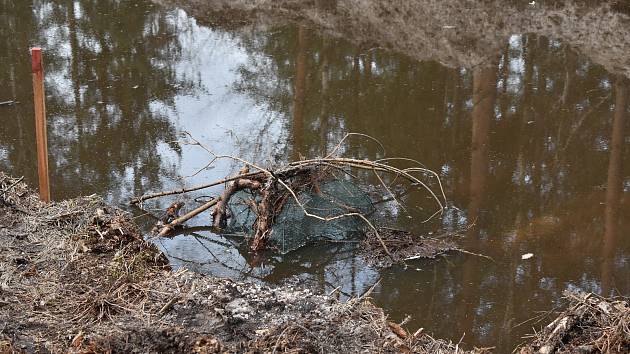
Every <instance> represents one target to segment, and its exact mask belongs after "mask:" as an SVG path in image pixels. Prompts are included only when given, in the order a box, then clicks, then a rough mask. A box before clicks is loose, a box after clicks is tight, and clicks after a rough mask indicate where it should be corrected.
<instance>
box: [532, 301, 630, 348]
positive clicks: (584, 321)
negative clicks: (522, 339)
mask: <svg viewBox="0 0 630 354" xmlns="http://www.w3.org/2000/svg"><path fill="white" fill-rule="evenodd" d="M564 295H565V297H566V298H567V299H568V301H569V304H568V308H567V309H566V310H565V311H564V312H562V313H561V314H560V315H559V316H558V317H557V318H556V319H555V320H554V321H553V322H551V323H550V324H548V325H547V326H546V327H545V328H543V330H542V331H541V332H540V333H537V334H536V335H535V336H534V341H533V342H532V343H531V344H529V345H527V346H525V347H522V348H521V351H520V353H521V354H529V353H541V354H548V353H629V352H630V299H628V298H612V299H607V298H603V297H600V296H597V295H595V294H593V293H584V292H575V291H573V292H571V291H566V292H565V294H564Z"/></svg>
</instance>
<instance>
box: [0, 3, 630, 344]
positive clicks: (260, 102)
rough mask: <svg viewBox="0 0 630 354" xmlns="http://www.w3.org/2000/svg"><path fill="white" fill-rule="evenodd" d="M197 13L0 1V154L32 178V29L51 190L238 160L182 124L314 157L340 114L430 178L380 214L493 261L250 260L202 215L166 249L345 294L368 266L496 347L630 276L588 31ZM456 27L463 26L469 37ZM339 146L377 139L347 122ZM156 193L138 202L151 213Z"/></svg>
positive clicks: (623, 141)
mask: <svg viewBox="0 0 630 354" xmlns="http://www.w3.org/2000/svg"><path fill="white" fill-rule="evenodd" d="M331 3H334V2H331ZM326 6H332V5H330V4H327V5H326ZM326 6H324V7H326ZM219 15H221V16H219ZM195 16H196V17H197V18H193V17H191V16H190V15H189V14H188V13H187V12H185V11H184V10H182V9H177V8H172V7H162V6H158V5H155V4H153V3H149V2H143V1H113V0H99V1H88V0H83V1H72V0H67V1H61V0H59V1H47V0H38V1H33V0H30V1H26V0H0V24H1V25H0V102H4V101H18V102H19V103H16V104H14V105H2V106H0V119H1V120H2V124H1V125H0V168H1V169H2V170H3V171H6V172H8V173H10V174H12V175H16V176H22V175H23V176H25V179H26V180H27V181H28V182H29V183H31V184H32V185H36V181H37V177H36V176H37V175H36V170H35V159H36V155H35V148H34V146H33V141H34V124H33V116H32V111H33V108H32V104H31V101H32V99H31V95H32V91H31V82H30V80H31V76H30V65H29V54H28V49H29V47H31V46H36V45H38V46H42V47H43V48H44V50H45V62H46V71H47V81H46V86H47V108H48V113H49V125H48V131H49V149H50V167H51V173H50V174H51V185H52V194H53V198H54V199H63V198H69V197H74V196H78V195H81V194H92V193H96V194H99V195H104V196H106V197H107V198H108V199H109V200H110V201H111V202H113V203H125V202H126V201H127V200H128V199H129V198H130V197H131V196H134V195H139V194H142V193H143V192H147V191H157V190H163V189H172V188H175V187H180V186H184V185H193V184H197V183H201V182H204V181H208V180H215V179H220V178H222V177H224V176H226V175H228V174H230V173H232V172H233V171H235V170H236V169H238V168H239V167H240V166H237V165H235V164H232V163H229V162H222V163H218V164H217V165H215V166H213V167H212V168H210V169H203V167H204V166H205V164H206V163H207V162H208V156H207V153H205V152H204V151H203V150H202V149H199V148H198V147H196V146H190V145H185V144H182V143H180V142H178V140H179V139H180V133H181V132H182V131H188V132H190V133H191V134H193V135H194V136H195V137H197V138H199V140H201V141H203V142H204V143H205V144H207V145H208V146H210V147H212V149H214V150H215V151H216V152H219V153H226V154H233V155H240V156H243V157H245V158H248V159H252V160H255V161H258V162H261V163H265V162H271V161H287V160H292V159H296V158H299V157H300V156H321V155H324V154H326V152H329V151H330V150H331V149H332V148H333V147H334V146H335V145H336V144H337V142H338V141H339V139H341V137H343V135H344V134H345V133H346V132H361V133H365V134H369V135H371V136H373V137H375V138H377V139H379V140H380V141H381V142H382V143H383V144H384V145H385V147H386V148H387V155H388V156H405V157H409V158H414V159H417V160H420V161H422V162H423V163H424V164H425V165H426V166H427V167H429V168H431V169H433V170H435V171H437V172H438V173H439V174H440V176H441V178H442V181H443V183H444V188H445V193H446V196H447V198H448V199H449V208H448V209H447V210H446V212H445V213H444V214H443V216H442V217H441V218H439V219H436V220H433V221H432V222H431V223H428V224H421V223H420V220H423V218H424V217H426V216H427V213H428V212H429V211H428V209H426V206H427V205H430V204H428V203H427V196H426V195H424V194H422V193H413V194H409V195H407V196H405V197H404V198H402V202H403V204H404V205H405V206H406V208H405V209H406V210H407V212H405V209H402V208H400V207H399V206H397V205H395V204H391V205H388V206H387V208H386V210H385V211H384V213H385V214H386V215H387V220H388V222H389V224H390V225H391V226H397V227H404V228H408V229H411V230H413V231H415V232H417V233H423V234H427V233H438V232H441V231H443V230H453V229H460V228H466V229H467V231H466V232H465V234H464V235H463V236H462V237H461V240H460V242H461V243H462V245H463V246H464V247H465V248H467V249H469V250H471V251H473V252H478V253H482V254H485V255H487V256H490V257H492V258H493V259H494V262H492V261H489V260H487V259H485V258H480V257H475V256H465V255H453V256H451V257H448V258H445V259H440V260H438V261H434V262H422V261H420V262H416V263H412V264H411V267H409V268H407V269H402V268H399V267H394V268H391V269H386V270H377V269H373V268H370V267H368V266H367V265H365V264H364V263H363V262H362V261H361V260H360V259H359V258H358V257H356V254H355V253H356V252H355V249H354V245H353V244H349V243H338V244H321V245H314V246H311V247H307V248H304V249H301V250H298V251H295V252H292V253H289V254H287V255H284V256H278V255H274V256H272V257H270V258H266V259H264V260H260V259H254V258H253V257H252V256H251V255H249V254H247V252H246V251H245V250H244V248H243V247H237V246H238V245H239V243H240V242H241V240H240V239H239V238H235V237H221V236H218V235H214V234H212V233H210V232H209V231H206V230H205V229H204V228H203V227H201V226H203V225H204V224H209V223H210V222H209V219H208V220H207V222H204V220H198V221H197V224H198V226H200V227H199V228H198V230H192V231H191V232H190V233H188V234H186V235H180V236H178V237H176V238H174V239H170V240H161V241H158V242H159V244H160V245H161V247H163V249H165V251H166V252H167V253H168V254H169V256H170V257H171V260H172V261H173V262H174V263H175V264H177V265H179V266H186V267H189V268H191V269H194V270H196V271H200V272H204V273H209V274H214V275H218V276H229V277H233V278H239V279H253V280H256V281H264V282H270V283H282V282H285V281H289V280H291V279H293V280H292V281H294V280H295V277H297V278H299V279H300V281H302V282H304V283H306V284H309V286H312V287H314V288H316V289H317V290H318V291H321V292H329V291H331V290H333V289H335V288H337V287H340V290H341V293H342V294H343V295H344V296H351V295H357V294H361V293H362V292H364V291H365V290H366V289H367V288H369V287H370V286H372V285H373V284H374V283H375V282H377V281H379V285H378V286H377V287H376V290H375V292H374V293H373V297H374V300H375V301H376V302H377V303H378V304H379V305H381V306H383V307H384V308H385V309H386V311H387V312H388V313H389V314H390V315H391V317H392V318H394V319H395V320H398V321H400V320H402V319H403V318H405V317H406V316H407V315H410V316H412V320H411V321H410V322H409V324H408V325H409V327H410V328H412V329H415V328H417V327H424V328H425V329H426V330H427V331H429V332H432V333H434V334H435V335H436V336H438V337H445V338H450V339H452V340H454V341H457V340H459V338H461V337H462V336H463V342H464V343H465V344H467V345H470V346H471V345H476V346H496V347H497V349H498V351H499V352H506V351H510V350H511V349H512V348H513V347H514V346H515V345H516V344H518V343H520V342H521V341H522V339H521V337H522V336H523V335H525V334H526V333H530V332H531V331H532V329H531V328H532V326H537V324H535V323H534V322H533V321H532V322H525V323H523V322H524V321H526V320H528V319H530V318H532V317H535V316H537V315H538V313H539V311H546V310H548V309H550V308H552V307H554V306H555V305H557V304H558V299H559V298H560V296H561V293H562V291H563V290H565V289H567V288H574V287H578V288H582V289H584V290H587V291H593V292H596V293H601V294H611V293H612V292H619V293H621V294H624V295H629V294H630V281H629V280H630V236H629V231H630V200H629V198H628V192H629V191H630V151H629V149H630V132H629V128H628V126H629V124H630V123H628V120H630V119H628V114H629V113H628V105H629V104H628V100H629V99H630V97H629V95H630V94H629V92H628V81H627V79H626V78H625V77H624V75H625V73H627V72H628V68H626V67H624V66H623V60H624V58H616V57H615V54H614V51H613V52H612V54H611V53H608V52H605V50H602V49H601V48H600V47H601V45H602V43H603V42H602V43H599V45H600V47H597V46H591V47H597V48H600V51H599V52H598V53H595V54H593V53H592V52H589V48H591V47H589V46H588V45H586V44H589V43H586V44H584V43H583V42H579V41H572V40H571V38H565V37H562V36H560V37H553V36H552V34H553V33H551V32H550V33H549V34H547V35H543V34H541V33H530V32H529V31H527V32H523V33H521V32H514V33H508V35H507V36H505V38H503V39H502V40H501V41H499V42H496V41H493V42H492V43H493V45H488V46H487V53H486V52H483V51H482V52H481V54H483V55H481V54H480V51H479V47H478V46H477V47H473V46H471V48H469V49H467V47H466V45H459V46H457V47H456V48H455V47H449V48H450V49H449V50H450V51H449V53H446V54H444V53H442V52H440V50H439V48H441V47H440V46H436V48H437V49H435V48H433V49H432V50H433V51H434V52H435V53H433V52H432V53H433V54H431V55H427V57H426V58H425V57H423V55H424V54H423V55H415V54H416V53H417V52H415V51H416V50H419V49H417V48H412V47H405V46H404V43H402V44H401V43H399V41H398V42H397V41H395V40H394V41H391V42H390V43H386V44H387V45H385V44H383V43H378V41H377V42H375V43H374V42H368V41H365V38H364V36H365V35H366V33H363V32H362V33H361V36H362V37H361V40H357V38H356V37H352V33H354V34H356V32H352V31H350V32H348V33H349V34H348V38H345V37H344V33H346V32H344V31H337V32H336V33H331V31H329V30H330V29H328V30H327V31H323V32H322V31H321V30H320V28H316V27H317V26H314V25H313V23H307V24H305V23H300V22H292V23H282V22H281V21H280V22H278V21H270V22H268V23H263V24H258V25H256V24H250V23H249V22H248V20H243V21H242V23H237V24H234V23H227V24H226V23H225V21H224V18H223V17H224V16H225V14H218V15H217V14H215V13H213V12H209V13H207V14H205V15H203V17H200V16H202V15H200V14H195ZM213 16H215V17H213ZM440 26H441V27H440ZM440 26H438V28H443V29H444V30H445V31H446V30H452V29H453V28H451V25H449V24H447V23H446V22H445V24H443V25H440ZM502 28H510V27H509V26H504V27H502ZM578 30H579V29H576V31H578ZM392 31H393V30H392ZM458 31H459V32H458V33H459V34H458V36H461V38H469V41H468V42H470V43H473V42H474V41H473V40H472V39H470V38H474V37H475V35H478V34H479V33H467V32H466V29H465V28H464V29H461V28H460V29H458ZM333 32H334V31H333ZM368 34H369V33H368ZM495 34H496V33H495ZM380 35H381V37H382V32H381V34H380ZM614 35H619V33H612V34H611V36H614ZM436 36H438V37H439V34H437V35H436ZM449 36H451V35H449ZM379 38H380V37H379ZM379 38H376V39H379ZM449 38H451V37H449ZM458 38H459V37H458ZM430 40H431V38H428V39H427V41H430ZM440 40H442V39H440ZM460 42H462V43H464V44H465V43H468V42H467V41H465V40H464V41H460ZM569 42H570V44H569ZM397 43H398V44H397ZM444 43H446V42H444ZM494 43H499V44H498V45H497V44H494ZM381 44H382V45H381ZM451 44H452V43H451ZM477 44H478V43H477ZM591 44H592V43H591ZM445 45H446V44H445ZM620 45H621V44H620ZM494 46H497V48H494ZM384 47H393V48H392V49H385V48H384ZM613 47H614V46H613ZM453 48H455V49H453ZM397 49H398V50H397ZM495 49H496V50H495ZM468 50H469V51H468ZM403 53H404V54H403ZM423 53H424V52H423ZM436 53H437V54H436ZM431 58H433V59H436V60H431ZM449 58H450V59H449ZM458 58H459V59H458ZM466 58H468V59H466ZM420 59H423V60H420ZM616 59H619V60H616ZM458 63H460V64H458ZM343 149H344V151H345V153H346V154H347V155H349V156H354V157H357V158H369V159H374V158H377V157H380V156H382V152H381V150H380V149H379V147H378V146H377V145H374V144H369V143H365V142H361V141H356V140H355V141H349V142H348V143H346V144H344V146H343ZM199 169H203V170H202V171H201V173H198V174H196V175H195V173H197V172H198V171H199ZM191 175H194V176H191ZM219 190H220V189H215V190H210V191H205V192H203V193H199V195H198V196H199V197H200V198H201V199H203V196H204V194H205V195H212V194H216V193H218V191H219ZM171 201H172V200H163V201H160V202H158V203H154V204H148V205H147V207H148V208H150V209H151V210H154V211H156V213H157V212H158V210H163V209H164V208H165V207H166V206H167V205H168V204H169V203H170V202H171ZM187 202H188V206H189V207H191V206H194V205H195V201H194V200H187ZM139 214H140V213H139ZM208 218H209V216H208ZM138 220H139V222H141V223H143V224H145V225H150V224H151V223H152V222H153V220H152V219H151V218H148V217H146V216H144V217H139V218H138ZM147 227H148V226H147ZM525 253H533V255H534V256H533V257H532V258H530V259H527V260H523V259H522V255H523V254H525Z"/></svg>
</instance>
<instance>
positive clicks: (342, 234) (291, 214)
mask: <svg viewBox="0 0 630 354" xmlns="http://www.w3.org/2000/svg"><path fill="white" fill-rule="evenodd" d="M253 198H254V196H253V195H252V194H251V193H250V192H247V191H240V192H238V193H236V194H235V195H234V196H232V198H231V199H230V202H229V203H228V204H229V205H228V208H229V211H230V215H231V217H230V219H229V222H228V227H227V229H226V232H228V233H236V232H244V233H252V231H253V226H254V223H255V222H256V214H255V212H254V211H253V210H252V209H251V207H250V204H251V203H249V202H248V201H250V200H252V199H253ZM298 198H299V199H300V202H301V203H302V204H303V205H304V207H305V209H306V210H307V211H308V212H309V213H310V214H314V215H317V216H320V217H323V218H331V217H335V216H337V215H342V214H348V213H360V214H363V215H368V214H371V213H372V212H373V211H374V205H373V204H372V200H371V199H370V197H369V196H368V195H367V193H365V192H364V191H363V190H361V188H359V187H358V186H357V185H356V183H354V182H350V181H345V180H330V181H322V182H320V184H319V188H317V189H315V188H313V189H311V190H309V191H302V192H300V193H298ZM256 201H257V202H259V201H260V200H259V199H257V200H256ZM365 226H366V225H365V224H364V222H363V221H362V220H361V219H360V218H359V217H357V216H349V217H343V218H339V219H335V220H330V221H324V220H320V219H317V218H314V217H310V216H307V215H306V214H305V213H304V211H303V210H302V208H301V207H300V206H299V205H298V204H297V203H296V201H295V200H294V199H293V198H291V197H289V198H288V199H287V202H286V204H285V205H284V207H283V208H282V210H281V211H280V213H279V214H278V215H276V216H275V221H274V223H273V226H272V233H271V236H270V241H271V243H272V244H273V245H274V246H275V247H276V248H278V250H279V251H280V252H281V253H287V252H290V251H292V250H295V249H297V248H300V247H302V246H304V245H306V244H307V243H309V242H313V241H317V240H323V239H326V240H345V239H348V238H350V237H352V235H353V234H356V233H357V232H361V231H363V230H364V228H365Z"/></svg>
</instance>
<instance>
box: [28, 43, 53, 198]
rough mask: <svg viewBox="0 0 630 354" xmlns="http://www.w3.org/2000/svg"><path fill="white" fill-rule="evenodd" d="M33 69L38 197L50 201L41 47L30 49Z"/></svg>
mask: <svg viewBox="0 0 630 354" xmlns="http://www.w3.org/2000/svg"><path fill="white" fill-rule="evenodd" d="M31 59H32V62H31V64H32V66H31V67H32V69H33V96H34V99H35V101H34V107H35V139H36V141H37V174H38V176H39V197H40V198H41V200H42V201H44V202H46V203H48V202H49V201H50V185H49V182H48V139H47V133H46V102H45V97H46V96H45V95H44V65H43V62H42V49H41V48H32V49H31Z"/></svg>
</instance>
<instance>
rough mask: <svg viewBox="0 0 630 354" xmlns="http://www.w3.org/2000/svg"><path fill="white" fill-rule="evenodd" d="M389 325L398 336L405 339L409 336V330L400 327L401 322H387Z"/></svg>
mask: <svg viewBox="0 0 630 354" xmlns="http://www.w3.org/2000/svg"><path fill="white" fill-rule="evenodd" d="M387 325H388V326H389V328H390V329H391V330H392V332H394V334H396V335H397V336H398V337H400V338H402V339H405V338H407V337H408V336H409V334H408V333H407V331H405V329H404V328H402V327H400V325H399V324H397V323H394V322H387Z"/></svg>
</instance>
